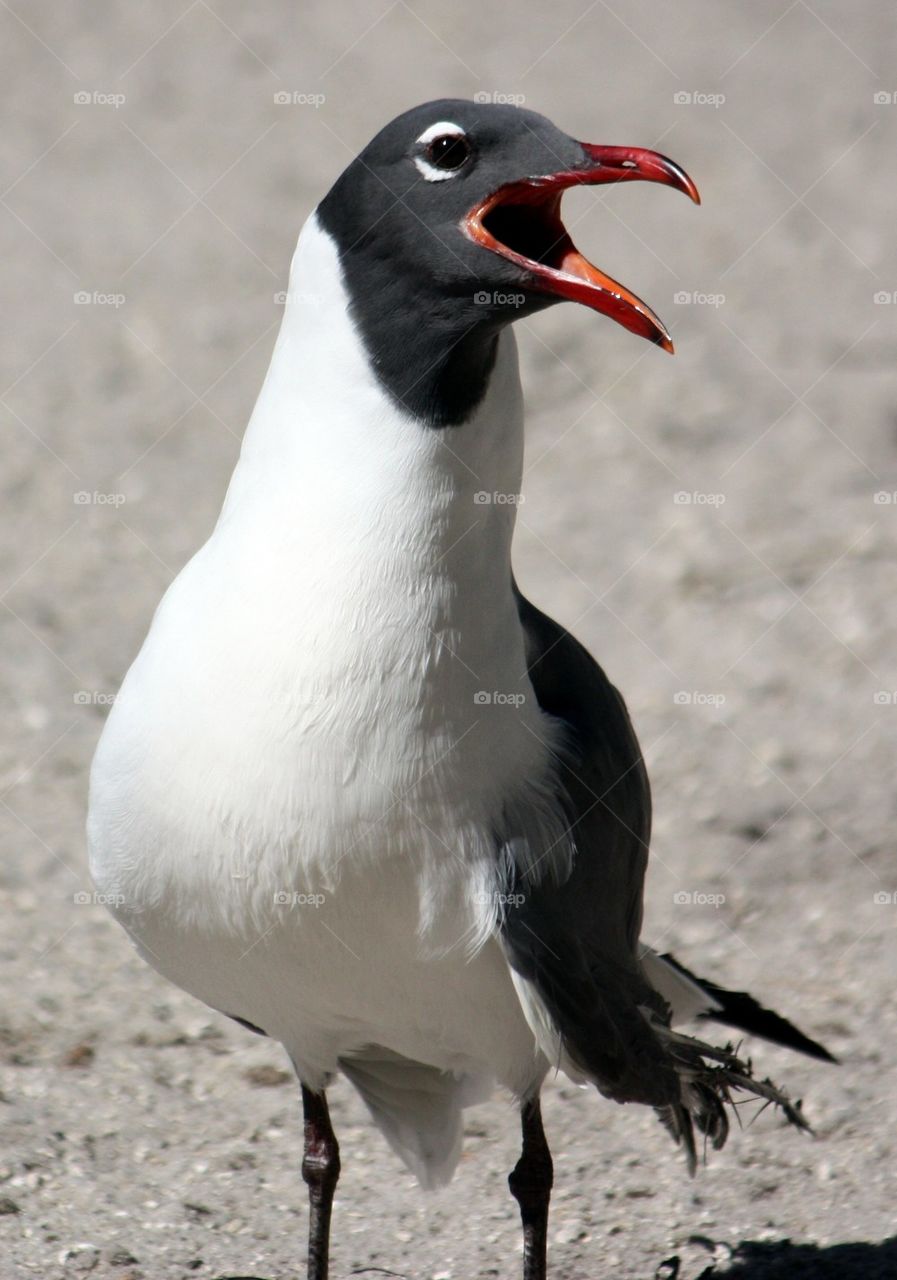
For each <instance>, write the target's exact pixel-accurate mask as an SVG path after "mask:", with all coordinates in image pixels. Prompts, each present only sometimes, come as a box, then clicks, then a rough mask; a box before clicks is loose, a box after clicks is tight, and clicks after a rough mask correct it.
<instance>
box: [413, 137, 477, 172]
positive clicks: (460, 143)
mask: <svg viewBox="0 0 897 1280" xmlns="http://www.w3.org/2000/svg"><path fill="white" fill-rule="evenodd" d="M424 154H425V155H426V157H427V159H428V160H429V162H430V164H432V165H434V166H435V167H436V168H437V169H442V170H452V169H460V168H461V166H462V164H464V162H465V160H467V157H468V156H469V155H470V143H469V142H468V141H467V139H466V138H465V137H464V136H463V135H461V134H457V133H444V134H442V135H441V136H440V137H438V138H434V139H433V141H432V142H430V143H429V144H428V145H427V150H426V152H425V153H424Z"/></svg>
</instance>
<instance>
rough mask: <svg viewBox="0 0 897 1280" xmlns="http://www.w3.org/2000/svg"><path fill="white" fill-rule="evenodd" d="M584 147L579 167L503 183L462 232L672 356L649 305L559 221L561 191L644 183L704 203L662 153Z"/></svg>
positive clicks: (538, 284)
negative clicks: (594, 260)
mask: <svg viewBox="0 0 897 1280" xmlns="http://www.w3.org/2000/svg"><path fill="white" fill-rule="evenodd" d="M579 145H580V146H581V147H582V149H583V152H584V153H585V161H584V163H583V165H582V167H581V168H579V167H577V168H575V169H568V170H564V171H562V172H560V173H552V174H547V175H544V176H542V177H537V178H523V179H521V180H520V181H519V182H510V183H508V184H507V185H506V186H503V187H499V189H498V190H497V191H495V192H493V194H492V195H491V196H489V197H487V199H486V200H484V201H482V202H481V203H480V204H478V205H475V206H474V208H473V209H471V210H470V212H469V213H468V214H467V216H466V217H465V219H464V222H463V224H462V226H463V230H464V232H465V233H466V234H467V235H468V236H469V237H470V239H471V240H473V241H474V242H475V243H476V244H480V245H482V246H483V247H484V248H486V249H490V250H491V251H492V252H493V253H497V254H500V255H501V257H503V258H507V259H508V260H509V261H511V262H514V263H516V264H517V265H518V266H520V267H522V268H523V269H524V270H525V271H526V272H527V274H528V275H529V277H530V282H531V287H532V288H535V289H541V290H543V291H544V292H546V293H552V294H555V295H556V296H557V297H559V298H567V299H569V300H570V301H571V302H582V303H585V305H586V306H587V307H591V308H592V309H593V310H594V311H600V312H602V313H603V314H604V315H606V316H610V317H611V319H613V320H616V321H617V323H618V324H621V325H623V327H624V328H626V329H629V330H630V331H631V332H632V333H637V334H640V335H641V336H642V337H643V338H647V339H648V340H649V341H650V342H656V343H657V345H658V346H660V347H663V348H664V350H665V351H669V352H670V353H672V350H673V343H672V341H671V339H670V335H669V333H668V332H667V330H666V327H665V326H664V324H663V323H662V322H661V321H660V320H659V319H658V318H657V316H656V315H655V314H654V312H653V311H652V310H651V308H650V307H649V306H647V305H646V304H645V303H644V302H642V301H641V300H640V299H639V298H637V297H636V296H635V294H634V293H630V292H629V290H628V289H625V288H624V287H623V285H621V284H618V283H617V282H616V280H612V279H611V278H610V276H606V275H605V274H604V272H603V271H599V270H598V268H597V267H595V266H593V265H592V264H591V262H589V261H587V259H585V258H584V257H583V256H582V254H581V253H580V252H579V250H578V249H577V248H576V246H575V245H574V243H573V241H572V240H571V239H570V235H569V233H568V232H567V228H566V227H565V226H564V224H563V222H562V221H561V214H560V208H561V196H562V194H563V192H564V191H565V190H566V189H567V188H568V187H577V186H590V187H594V186H598V185H600V184H601V183H605V182H633V181H638V180H641V181H643V182H662V183H663V184H664V186H667V187H676V188H677V190H679V191H684V192H685V194H686V195H687V196H689V197H690V199H692V200H694V202H695V204H700V203H701V197H700V196H699V195H698V189H697V187H696V186H695V184H694V183H693V182H692V180H691V178H690V177H689V176H688V174H687V173H686V172H685V171H684V170H683V169H680V168H679V166H678V165H677V164H675V163H674V161H672V160H668V159H667V158H666V156H662V155H659V154H658V152H656V151H646V150H644V149H643V148H641V147H603V146H593V145H592V144H591V143H588V142H581V143H580V144H579Z"/></svg>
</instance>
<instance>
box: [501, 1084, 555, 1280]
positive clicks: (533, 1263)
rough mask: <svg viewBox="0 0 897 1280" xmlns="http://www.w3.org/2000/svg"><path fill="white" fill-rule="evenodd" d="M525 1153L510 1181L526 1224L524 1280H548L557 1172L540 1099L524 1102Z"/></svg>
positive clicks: (523, 1152)
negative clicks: (550, 1218) (551, 1206)
mask: <svg viewBox="0 0 897 1280" xmlns="http://www.w3.org/2000/svg"><path fill="white" fill-rule="evenodd" d="M520 1122H521V1129H522V1131H523V1149H522V1150H521V1152H520V1159H519V1160H518V1161H517V1164H516V1165H515V1166H514V1171H513V1173H512V1174H511V1175H510V1176H509V1178H508V1186H509V1187H510V1188H511V1195H512V1196H513V1197H514V1199H515V1200H516V1201H517V1203H518V1204H519V1205H520V1217H521V1219H522V1221H523V1280H545V1274H546V1272H545V1266H546V1255H545V1251H546V1245H547V1243H548V1202H549V1200H550V1199H551V1185H552V1182H553V1180H554V1168H553V1165H552V1163H551V1152H550V1151H549V1150H548V1143H547V1142H546V1140H545V1130H544V1129H543V1128H542V1110H541V1108H540V1106H539V1099H538V1097H535V1098H532V1099H531V1100H530V1101H529V1102H525V1103H524V1104H523V1107H522V1108H521V1111H520Z"/></svg>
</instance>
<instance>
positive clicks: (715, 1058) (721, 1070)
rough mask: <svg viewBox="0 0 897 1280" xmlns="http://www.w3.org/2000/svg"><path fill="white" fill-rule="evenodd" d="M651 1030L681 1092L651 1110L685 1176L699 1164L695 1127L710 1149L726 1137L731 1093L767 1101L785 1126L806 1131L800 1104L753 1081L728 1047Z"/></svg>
mask: <svg viewBox="0 0 897 1280" xmlns="http://www.w3.org/2000/svg"><path fill="white" fill-rule="evenodd" d="M654 1029H655V1031H656V1032H657V1034H658V1036H659V1037H660V1038H661V1040H663V1042H664V1043H665V1044H666V1047H667V1049H668V1051H669V1053H670V1056H671V1058H672V1060H673V1062H674V1064H675V1067H676V1071H677V1074H678V1076H679V1080H680V1082H681V1089H682V1092H681V1097H680V1099H679V1101H677V1102H674V1103H671V1104H669V1105H667V1106H664V1107H657V1108H656V1111H657V1115H658V1117H659V1118H660V1121H661V1123H662V1124H663V1125H664V1127H665V1128H666V1130H667V1132H668V1133H669V1134H670V1136H671V1137H672V1138H673V1141H674V1142H676V1144H677V1145H678V1146H681V1147H683V1148H684V1151H685V1157H686V1161H687V1163H688V1171H689V1173H691V1174H694V1172H695V1170H696V1169H697V1164H698V1155H697V1145H696V1143H695V1129H696V1128H697V1130H698V1131H699V1132H700V1133H702V1134H703V1135H704V1137H705V1138H706V1139H707V1141H708V1142H709V1143H710V1145H711V1146H712V1147H713V1149H714V1150H715V1151H719V1150H720V1148H721V1147H723V1146H724V1145H725V1142H726V1139H727V1138H728V1136H729V1117H728V1114H727V1111H726V1108H727V1107H731V1108H732V1109H733V1110H734V1108H735V1107H736V1106H738V1105H739V1099H737V1098H736V1097H735V1096H734V1095H735V1094H738V1093H744V1094H746V1095H748V1096H749V1097H752V1098H757V1099H762V1100H763V1102H764V1105H767V1106H768V1105H769V1103H772V1104H773V1105H774V1106H776V1107H778V1108H779V1109H780V1110H781V1111H782V1114H783V1115H784V1117H785V1119H786V1120H787V1121H788V1123H789V1124H792V1125H794V1127H795V1128H797V1129H801V1130H804V1131H805V1132H808V1131H809V1129H810V1126H809V1124H808V1123H807V1121H806V1119H805V1117H804V1115H803V1112H802V1110H801V1104H800V1102H799V1101H798V1102H792V1100H791V1099H790V1098H789V1097H788V1095H787V1094H786V1093H785V1092H784V1091H783V1090H781V1089H779V1088H778V1087H777V1086H776V1085H774V1084H773V1083H772V1081H771V1080H758V1079H756V1077H755V1076H754V1074H753V1069H752V1067H751V1063H750V1062H749V1061H743V1060H742V1059H741V1058H739V1057H738V1056H737V1054H736V1052H735V1051H734V1049H733V1047H732V1046H731V1045H727V1046H726V1047H725V1048H724V1049H720V1048H717V1047H716V1046H715V1045H709V1044H704V1043H703V1042H702V1041H700V1040H696V1039H693V1038H692V1037H691V1036H683V1035H680V1034H679V1033H678V1032H675V1031H672V1030H670V1029H669V1028H668V1027H663V1026H655V1028H654Z"/></svg>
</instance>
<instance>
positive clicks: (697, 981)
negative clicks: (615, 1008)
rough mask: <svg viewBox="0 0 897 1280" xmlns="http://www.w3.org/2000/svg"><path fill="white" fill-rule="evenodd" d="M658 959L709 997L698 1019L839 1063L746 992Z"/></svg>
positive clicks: (668, 958) (669, 960)
mask: <svg viewBox="0 0 897 1280" xmlns="http://www.w3.org/2000/svg"><path fill="white" fill-rule="evenodd" d="M657 958H658V959H659V960H662V961H663V962H664V963H665V964H667V965H669V966H670V968H672V969H674V970H675V971H676V972H677V973H679V974H681V975H682V977H684V978H686V979H687V980H688V982H689V983H690V984H693V985H694V986H695V987H698V988H700V989H701V990H702V991H704V992H705V993H706V996H707V1004H706V1007H705V1008H703V1009H699V1010H697V1011H696V1012H695V1015H694V1016H696V1017H698V1018H702V1019H705V1020H707V1021H711V1022H721V1023H723V1024H724V1025H726V1026H729V1027H735V1028H737V1029H738V1030H739V1031H746V1032H747V1033H748V1035H754V1036H760V1037H761V1038H762V1039H764V1040H769V1041H770V1042H771V1043H772V1044H779V1045H782V1046H783V1047H784V1048H786V1049H794V1050H796V1051H797V1052H798V1053H805V1054H807V1056H808V1057H811V1058H818V1059H820V1060H821V1061H822V1062H837V1061H838V1059H837V1058H836V1057H834V1055H833V1054H831V1053H829V1051H828V1049H826V1048H825V1046H824V1045H821V1044H819V1043H818V1041H816V1040H811V1039H810V1037H809V1036H807V1035H804V1033H803V1032H802V1031H801V1030H800V1029H799V1028H798V1027H796V1026H795V1025H794V1023H792V1022H789V1021H788V1019H787V1018H783V1017H782V1016H781V1014H778V1013H776V1012H775V1011H774V1010H772V1009H766V1008H764V1006H763V1005H762V1004H760V1002H759V1001H758V1000H755V999H754V997H753V996H751V995H748V993H747V992H746V991H727V990H726V989H725V987H719V986H717V984H716V983H715V982H710V981H708V979H706V978H699V977H698V976H697V975H696V974H694V973H692V972H691V970H690V969H686V967H685V965H684V964H680V963H679V961H678V960H676V959H675V957H673V956H671V955H669V954H668V953H667V954H664V955H661V956H659V957H657Z"/></svg>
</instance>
